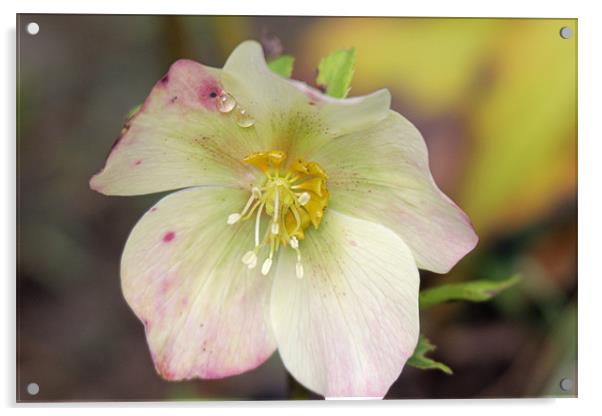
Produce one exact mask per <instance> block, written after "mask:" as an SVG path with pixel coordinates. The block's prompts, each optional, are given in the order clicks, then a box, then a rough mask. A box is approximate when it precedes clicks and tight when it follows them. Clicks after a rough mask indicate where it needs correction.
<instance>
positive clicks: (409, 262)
mask: <svg viewBox="0 0 602 416" xmlns="http://www.w3.org/2000/svg"><path fill="white" fill-rule="evenodd" d="M300 249H301V253H302V262H303V266H304V267H303V268H304V274H303V277H302V278H301V279H298V278H297V277H296V256H295V254H294V252H293V251H292V250H283V251H284V252H283V253H282V254H281V258H280V262H279V265H278V272H277V274H275V280H274V287H273V288H272V297H271V299H272V300H271V316H272V324H273V328H274V334H275V336H276V340H277V342H278V349H279V351H280V354H281V356H282V360H283V361H284V364H285V366H286V368H287V369H288V370H289V372H290V373H291V374H292V375H293V376H294V377H295V378H296V379H297V380H298V381H299V382H301V383H302V384H303V385H304V386H306V387H307V388H309V389H311V390H313V391H315V392H317V393H319V394H322V395H324V396H327V397H335V396H342V397H351V396H361V397H382V396H384V395H385V393H386V392H387V390H388V389H389V387H390V386H391V384H392V383H393V382H394V381H395V380H396V379H397V377H398V376H399V374H400V372H401V370H402V368H403V366H404V364H405V362H406V360H407V359H408V358H409V357H410V356H411V355H412V353H413V351H414V348H415V346H416V342H417V340H418V332H419V331H418V327H419V317H418V287H419V276H418V270H417V268H416V264H415V263H414V259H413V257H412V254H411V252H410V250H409V248H408V247H407V246H406V245H405V244H404V243H403V241H402V240H401V239H400V238H399V237H398V236H397V235H396V234H395V233H393V232H392V231H390V230H389V229H387V228H385V227H383V226H382V225H379V224H374V223H370V222H367V221H364V220H359V219H355V218H351V217H348V216H346V215H343V214H340V213H337V212H335V211H333V210H330V211H328V212H327V214H326V216H325V217H324V220H323V221H322V225H321V226H320V228H319V229H318V230H311V232H308V233H307V234H306V238H305V239H304V240H303V241H302V242H301V243H300Z"/></svg>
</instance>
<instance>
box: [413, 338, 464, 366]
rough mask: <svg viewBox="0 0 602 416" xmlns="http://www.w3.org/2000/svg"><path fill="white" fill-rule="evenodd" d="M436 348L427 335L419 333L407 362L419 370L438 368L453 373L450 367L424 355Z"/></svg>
mask: <svg viewBox="0 0 602 416" xmlns="http://www.w3.org/2000/svg"><path fill="white" fill-rule="evenodd" d="M436 349H437V347H435V346H434V345H433V344H431V342H430V341H429V340H428V338H427V337H425V336H424V335H422V334H420V338H418V345H416V349H415V350H414V354H412V356H411V357H410V359H409V360H408V362H407V364H408V365H411V366H412V367H416V368H419V369H421V370H440V371H443V372H444V373H445V374H450V375H451V374H453V371H452V370H451V368H449V367H448V366H446V365H445V364H443V363H440V362H438V361H435V360H433V359H432V358H429V357H427V356H426V354H428V353H429V352H432V351H435V350H436Z"/></svg>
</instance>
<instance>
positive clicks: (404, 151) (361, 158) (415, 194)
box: [307, 111, 478, 273]
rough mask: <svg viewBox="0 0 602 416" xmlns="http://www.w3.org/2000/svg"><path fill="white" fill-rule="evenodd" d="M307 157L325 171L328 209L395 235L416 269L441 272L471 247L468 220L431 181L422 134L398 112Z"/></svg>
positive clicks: (473, 238) (473, 242) (474, 237)
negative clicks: (398, 237) (404, 245)
mask: <svg viewBox="0 0 602 416" xmlns="http://www.w3.org/2000/svg"><path fill="white" fill-rule="evenodd" d="M307 157H308V158H311V160H314V161H316V162H318V163H319V164H320V165H321V166H322V167H323V168H324V169H325V170H326V171H327V172H328V189H329V191H330V194H331V197H330V201H331V203H330V206H331V207H332V209H334V210H337V211H340V212H342V213H345V214H348V215H351V216H355V217H358V218H363V219H366V220H368V221H374V222H378V223H380V224H383V225H385V226H387V227H389V228H390V229H391V230H393V231H395V232H396V233H397V234H398V235H399V236H400V237H401V238H403V240H404V241H405V243H406V244H407V245H408V246H409V247H410V249H411V250H412V253H413V255H414V258H415V259H416V263H417V264H418V267H419V268H421V269H427V270H431V271H434V272H437V273H445V272H447V271H449V269H451V268H452V267H453V266H454V265H455V264H456V263H457V262H458V261H459V260H460V259H461V258H462V257H464V256H465V255H466V254H467V253H468V252H470V251H471V250H472V249H473V248H474V247H475V245H476V243H477V241H478V237H477V235H476V234H475V232H474V229H473V228H472V225H471V223H470V220H469V219H468V217H467V216H466V214H465V213H464V212H463V211H462V210H461V209H460V208H458V206H457V205H456V204H454V202H452V200H451V199H449V198H448V197H447V196H446V195H445V194H443V192H441V191H440V190H439V188H438V187H437V185H436V184H435V181H434V180H433V177H432V176H431V172H430V170H429V163H428V153H427V148H426V145H425V143H424V139H423V138H422V135H421V134H420V132H419V131H418V130H417V129H416V128H415V127H414V126H413V125H412V124H411V123H410V122H409V121H408V120H406V119H405V118H403V117H402V116H401V115H399V114H398V113H396V112H393V111H390V112H389V116H388V117H387V118H386V119H385V120H383V121H381V122H380V123H378V124H376V125H375V126H373V127H370V128H368V129H366V130H363V131H359V132H355V133H350V134H347V135H344V136H341V137H339V138H337V139H335V140H332V141H330V142H329V143H327V144H325V145H324V146H323V147H321V148H320V149H317V150H315V151H314V152H311V153H310V154H308V155H307Z"/></svg>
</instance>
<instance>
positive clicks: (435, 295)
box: [420, 275, 521, 309]
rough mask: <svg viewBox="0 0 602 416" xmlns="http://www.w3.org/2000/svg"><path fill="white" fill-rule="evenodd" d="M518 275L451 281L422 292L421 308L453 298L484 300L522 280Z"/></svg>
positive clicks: (472, 300)
mask: <svg viewBox="0 0 602 416" xmlns="http://www.w3.org/2000/svg"><path fill="white" fill-rule="evenodd" d="M520 280H521V278H520V276H518V275H515V276H511V277H509V278H508V279H505V280H473V281H469V282H461V283H449V284H446V285H441V286H437V287H434V288H432V289H426V290H423V291H422V292H420V309H428V308H430V307H431V306H434V305H437V304H440V303H443V302H449V301H453V300H466V301H470V302H484V301H487V300H490V299H491V298H493V297H494V296H496V295H497V294H499V293H500V292H502V291H504V290H506V289H508V288H510V287H512V286H514V285H515V284H517V283H518V282H520Z"/></svg>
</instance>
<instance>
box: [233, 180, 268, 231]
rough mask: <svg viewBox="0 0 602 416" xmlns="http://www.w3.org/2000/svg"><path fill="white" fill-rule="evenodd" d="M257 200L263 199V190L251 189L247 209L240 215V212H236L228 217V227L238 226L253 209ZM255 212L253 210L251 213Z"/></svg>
mask: <svg viewBox="0 0 602 416" xmlns="http://www.w3.org/2000/svg"><path fill="white" fill-rule="evenodd" d="M256 199H261V190H260V189H259V188H258V187H256V186H254V187H253V188H252V189H251V197H250V198H249V200H248V201H247V203H246V204H245V207H244V208H243V209H242V211H241V212H240V214H239V213H238V212H235V213H233V214H230V215H228V220H227V223H228V225H232V224H236V223H237V222H238V221H240V219H241V218H242V217H243V216H244V215H245V214H246V213H247V211H248V210H249V208H250V207H251V204H252V203H253V201H255V200H256ZM255 206H256V205H255ZM255 206H254V207H253V210H254V209H255ZM253 210H251V212H252V211H253Z"/></svg>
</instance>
